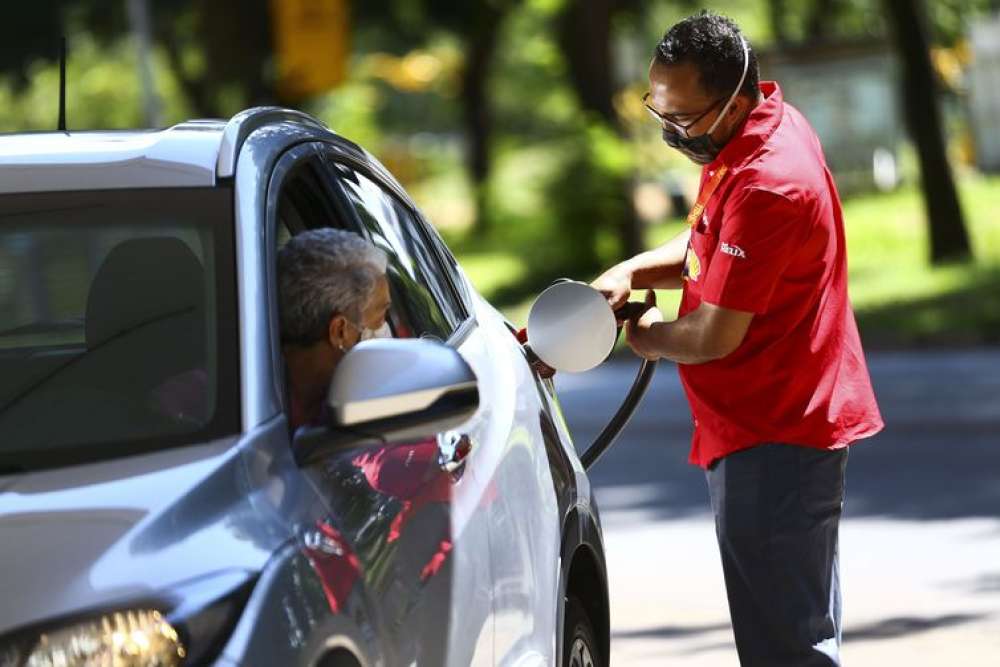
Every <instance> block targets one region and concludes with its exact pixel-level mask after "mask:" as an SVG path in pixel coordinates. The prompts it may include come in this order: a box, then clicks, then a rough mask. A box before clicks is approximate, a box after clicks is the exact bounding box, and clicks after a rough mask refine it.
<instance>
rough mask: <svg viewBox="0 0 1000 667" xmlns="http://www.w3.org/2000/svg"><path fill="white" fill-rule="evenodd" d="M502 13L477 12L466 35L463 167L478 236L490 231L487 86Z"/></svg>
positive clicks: (496, 9)
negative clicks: (472, 201)
mask: <svg viewBox="0 0 1000 667" xmlns="http://www.w3.org/2000/svg"><path fill="white" fill-rule="evenodd" d="M505 13H506V10H505V9H501V8H499V7H497V6H494V5H492V4H485V3H484V5H483V6H482V9H481V10H479V11H477V12H476V17H475V20H474V21H473V22H472V25H471V26H470V28H469V30H468V32H467V33H466V35H465V43H466V49H465V51H466V61H465V68H464V69H463V71H462V88H461V100H462V120H463V122H464V123H465V137H466V164H467V165H468V170H469V176H470V177H471V179H472V191H473V197H474V200H475V226H474V227H473V231H474V233H475V234H476V235H478V236H484V235H486V234H487V233H488V232H489V230H490V211H489V202H488V199H489V198H488V196H487V189H488V178H489V173H490V139H491V136H492V130H493V115H492V113H491V110H490V102H489V94H488V92H487V87H488V83H489V73H490V65H491V64H492V61H493V55H494V54H495V53H496V45H497V37H498V35H499V32H500V31H499V24H500V22H501V20H502V19H503V16H504V14H505Z"/></svg>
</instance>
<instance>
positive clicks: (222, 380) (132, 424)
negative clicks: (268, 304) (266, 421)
mask: <svg viewBox="0 0 1000 667" xmlns="http://www.w3.org/2000/svg"><path fill="white" fill-rule="evenodd" d="M233 245H234V242H233V214H232V191H231V189H229V188H177V189H169V190H168V189H146V190H106V191H89V192H56V193H51V192H49V193H32V194H16V195H4V196H0V474H3V473H4V472H17V471H21V470H32V469H37V468H47V467H56V466H62V465H70V464H74V463H82V462H85V461H93V460H98V459H103V458H110V457H115V456H126V455H132V454H138V453H142V452H146V451H151V450H154V449H160V448H163V447H170V446H176V445H182V444H188V443H195V442H203V441H205V440H209V439H211V438H214V437H219V436H222V435H225V434H227V433H232V432H235V431H236V430H237V428H238V418H237V417H238V412H239V405H238V396H239V386H238V381H237V379H236V377H237V371H236V363H237V360H236V354H237V349H238V345H237V339H236V335H237V334H236V324H235V322H236V313H235V308H236V306H235V282H234V273H235V267H234V258H233Z"/></svg>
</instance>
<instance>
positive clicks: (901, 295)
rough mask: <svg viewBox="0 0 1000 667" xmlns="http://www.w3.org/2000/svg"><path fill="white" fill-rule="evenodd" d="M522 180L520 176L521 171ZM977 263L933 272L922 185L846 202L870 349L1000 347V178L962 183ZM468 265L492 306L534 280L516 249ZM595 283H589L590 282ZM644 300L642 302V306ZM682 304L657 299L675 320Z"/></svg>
mask: <svg viewBox="0 0 1000 667" xmlns="http://www.w3.org/2000/svg"><path fill="white" fill-rule="evenodd" d="M513 171H515V172H516V171H517V170H513ZM959 187H960V195H961V198H962V205H963V210H964V213H965V218H966V226H967V229H968V230H969V233H970V235H971V238H972V242H973V252H974V254H975V260H974V261H973V262H970V263H968V264H952V265H944V266H931V265H930V263H929V260H928V257H929V249H928V236H927V225H926V223H925V220H924V209H923V201H922V199H921V196H920V192H919V190H918V189H917V188H916V187H915V186H912V185H911V186H906V187H903V188H901V189H900V190H898V191H896V192H893V193H889V194H872V195H865V196H858V197H853V198H850V199H848V200H846V201H845V202H844V219H845V225H846V233H847V243H848V266H849V292H850V296H851V301H852V303H853V304H854V308H855V311H856V312H857V314H858V320H859V323H860V327H861V330H862V333H863V335H864V336H865V338H866V340H869V341H871V342H874V343H876V344H882V345H913V344H918V345H919V344H929V343H936V344H975V343H995V342H1000V177H997V176H992V177H985V176H978V175H968V176H965V177H963V178H962V179H961V181H960V186H959ZM682 228H683V223H678V222H672V223H664V224H661V225H656V226H653V227H651V228H649V230H648V234H647V242H648V245H650V246H654V245H658V244H660V243H663V242H664V241H666V240H667V239H669V238H670V237H671V236H673V235H674V234H676V233H677V232H679V231H680V230H681V229H682ZM460 260H461V261H462V263H463V266H465V268H466V271H467V273H468V274H469V276H470V278H471V279H472V280H473V282H474V283H475V284H476V285H477V287H478V288H479V289H480V291H481V292H482V293H483V294H485V295H486V296H487V297H490V296H491V295H492V294H495V293H496V290H497V289H499V288H501V287H504V286H510V285H511V284H516V283H517V280H518V279H519V277H523V276H524V275H526V274H527V269H528V267H527V266H526V265H525V263H524V260H523V258H522V255H521V254H519V252H518V248H517V247H509V248H504V249H502V250H501V249H499V248H497V249H490V250H489V251H487V250H486V249H483V248H480V249H479V250H478V251H477V252H473V253H468V254H462V255H461V257H460ZM581 278H586V277H581ZM642 296H643V295H642V294H639V293H636V294H634V295H633V299H639V298H642ZM679 299H680V295H679V294H678V293H677V292H673V291H661V292H659V293H658V304H659V306H660V308H661V309H662V310H663V311H664V312H665V313H667V314H672V313H676V312H677V306H678V303H679ZM530 301H531V299H530V298H526V299H524V300H522V301H519V302H518V303H515V304H513V305H510V306H507V307H505V308H504V311H505V314H506V315H507V316H508V317H509V318H510V319H511V321H513V322H514V323H515V324H519V325H520V324H523V323H524V321H525V320H526V318H527V307H528V304H530Z"/></svg>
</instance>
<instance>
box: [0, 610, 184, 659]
mask: <svg viewBox="0 0 1000 667" xmlns="http://www.w3.org/2000/svg"><path fill="white" fill-rule="evenodd" d="M11 653H13V651H12V652H11ZM186 655H187V649H185V648H184V645H183V644H181V641H180V637H179V636H178V634H177V630H175V629H174V627H173V626H172V625H170V623H168V622H167V620H166V619H165V618H163V616H162V615H161V614H160V612H158V611H156V610H152V609H135V610H129V611H122V612H115V613H113V614H107V615H105V616H101V617H100V618H98V619H96V620H93V621H89V622H83V623H77V624H75V625H71V626H69V627H65V628H59V629H56V630H54V631H51V632H44V633H41V634H40V635H39V636H38V640H37V641H36V642H35V645H34V646H33V647H31V648H29V649H28V651H27V652H26V654H23V657H22V656H16V655H9V656H7V659H8V660H9V662H6V661H5V663H4V667H7V665H10V666H11V667H14V666H18V667H20V665H24V667H84V666H88V667H89V666H90V665H101V666H102V667H103V666H105V665H107V667H177V666H178V665H180V664H181V662H182V661H183V660H184V657H185V656H186ZM11 658H13V660H11Z"/></svg>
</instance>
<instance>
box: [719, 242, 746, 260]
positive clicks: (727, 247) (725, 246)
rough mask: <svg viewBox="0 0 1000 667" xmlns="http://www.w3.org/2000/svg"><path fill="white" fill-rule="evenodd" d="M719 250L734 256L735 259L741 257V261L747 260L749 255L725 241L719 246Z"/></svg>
mask: <svg viewBox="0 0 1000 667" xmlns="http://www.w3.org/2000/svg"><path fill="white" fill-rule="evenodd" d="M719 250H721V251H722V252H724V253H726V254H727V255H732V256H733V257H739V258H740V259H746V258H747V254H746V253H745V252H743V248H741V247H739V246H738V245H732V244H729V243H726V242H725V241H723V242H722V244H721V245H720V246H719Z"/></svg>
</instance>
